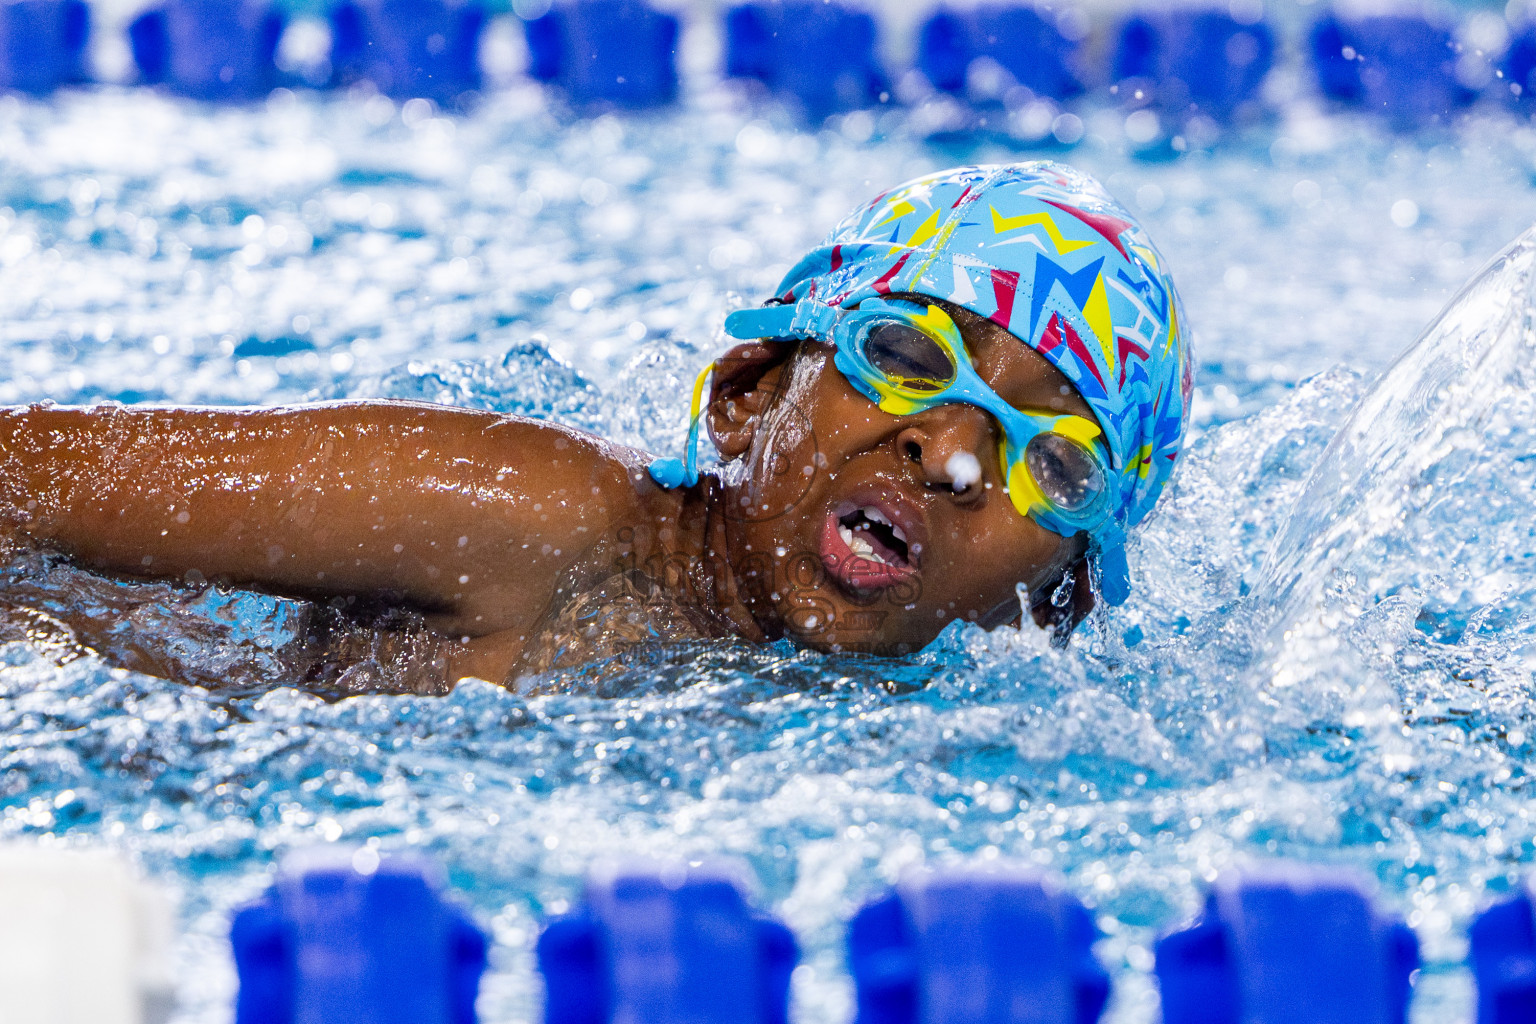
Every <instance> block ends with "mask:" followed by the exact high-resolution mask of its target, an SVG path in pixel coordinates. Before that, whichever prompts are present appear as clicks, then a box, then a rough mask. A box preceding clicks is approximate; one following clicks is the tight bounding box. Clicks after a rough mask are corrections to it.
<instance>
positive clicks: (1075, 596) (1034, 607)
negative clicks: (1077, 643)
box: [1029, 555, 1093, 647]
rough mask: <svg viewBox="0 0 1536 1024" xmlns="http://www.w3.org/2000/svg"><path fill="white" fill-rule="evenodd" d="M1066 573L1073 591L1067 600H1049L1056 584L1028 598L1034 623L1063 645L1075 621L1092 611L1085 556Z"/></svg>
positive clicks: (1074, 626) (1053, 642)
mask: <svg viewBox="0 0 1536 1024" xmlns="http://www.w3.org/2000/svg"><path fill="white" fill-rule="evenodd" d="M1067 573H1069V574H1070V575H1071V580H1072V592H1071V594H1070V596H1069V597H1068V598H1067V601H1066V604H1064V605H1058V604H1056V603H1055V602H1054V601H1053V600H1052V597H1053V596H1054V594H1055V592H1056V589H1057V588H1056V587H1047V588H1044V589H1042V590H1041V591H1039V592H1038V593H1036V594H1032V595H1031V599H1030V602H1029V612H1030V615H1031V616H1032V617H1033V618H1034V620H1035V625H1037V626H1039V627H1040V628H1041V629H1044V630H1048V631H1049V632H1050V634H1051V643H1052V644H1055V645H1056V646H1058V647H1064V646H1066V643H1067V637H1069V636H1071V635H1072V631H1073V630H1074V629H1076V628H1077V624H1078V623H1079V622H1082V621H1083V620H1084V619H1086V618H1087V617H1088V613H1089V612H1091V611H1093V581H1092V579H1091V578H1090V577H1089V568H1088V556H1087V555H1084V556H1083V557H1082V558H1079V559H1078V560H1077V561H1076V562H1075V563H1073V565H1072V567H1071V568H1070V569H1068V570H1067ZM1065 578H1066V577H1065V576H1064V577H1063V580H1065Z"/></svg>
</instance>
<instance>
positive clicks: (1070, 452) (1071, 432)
mask: <svg viewBox="0 0 1536 1024" xmlns="http://www.w3.org/2000/svg"><path fill="white" fill-rule="evenodd" d="M725 333H726V334H728V335H730V336H731V337H733V338H737V339H739V340H752V339H757V338H771V339H791V338H806V339H816V340H819V341H823V342H827V343H829V344H831V345H832V346H834V348H835V349H836V352H835V355H834V356H833V365H835V366H836V367H837V369H838V370H839V371H840V372H841V373H842V375H843V376H844V377H845V378H846V379H847V380H848V383H849V384H850V385H852V386H853V388H854V389H855V390H857V391H858V392H859V393H860V394H862V395H864V397H866V398H868V399H869V400H870V401H871V402H874V403H875V404H876V405H878V406H879V407H880V409H881V410H882V411H883V412H887V413H890V414H891V415H893V416H909V415H913V414H916V413H920V412H923V411H925V410H928V409H932V408H933V407H935V406H938V405H950V404H956V403H960V404H965V405H973V406H976V407H977V408H979V409H981V410H982V411H984V412H986V413H988V414H989V415H990V416H991V417H992V418H993V419H994V420H995V421H996V422H997V424H998V426H999V427H1000V428H1001V431H1002V440H1001V441H1000V442H999V445H998V456H999V460H1000V462H1001V466H1002V473H1003V480H1004V486H1005V488H1006V490H1007V494H1008V497H1009V500H1010V501H1011V502H1012V503H1013V507H1014V508H1015V509H1017V510H1018V512H1019V514H1020V515H1023V516H1027V517H1030V518H1032V519H1034V520H1035V521H1036V522H1038V523H1039V524H1040V525H1041V526H1044V527H1045V528H1046V529H1048V530H1051V531H1052V532H1054V533H1058V534H1060V535H1062V536H1063V537H1071V536H1073V535H1074V534H1076V533H1078V532H1079V531H1083V532H1087V533H1089V534H1095V533H1098V532H1100V531H1101V529H1102V528H1103V527H1104V526H1105V525H1106V523H1107V521H1108V520H1109V519H1110V517H1111V515H1112V513H1113V511H1114V501H1113V499H1112V496H1111V494H1110V489H1111V481H1112V480H1113V479H1114V477H1113V475H1112V473H1111V471H1110V459H1109V453H1108V451H1107V449H1106V447H1105V443H1104V439H1103V431H1102V430H1100V428H1099V425H1098V424H1097V423H1095V422H1094V421H1092V420H1090V419H1088V418H1086V417H1083V416H1073V415H1060V414H1057V413H1051V412H1046V411H1039V410H1030V409H1017V408H1014V407H1013V406H1011V405H1009V404H1008V403H1007V402H1005V401H1004V400H1003V398H1002V396H1000V395H999V394H998V393H997V392H996V391H994V390H993V389H992V388H991V387H990V386H988V385H987V383H986V382H985V381H983V380H982V379H981V375H980V374H978V373H977V372H976V368H975V365H974V364H973V363H972V362H971V357H970V353H969V352H967V351H966V347H965V341H964V340H963V339H962V338H961V336H960V329H959V328H958V327H956V326H955V322H954V320H952V319H951V318H950V316H949V314H948V313H946V312H944V310H942V309H940V308H939V307H938V306H933V305H930V306H928V307H926V309H925V308H924V307H923V306H920V305H918V304H916V303H912V302H904V301H901V300H897V299H866V300H864V301H863V302H861V303H860V304H859V305H858V307H857V308H855V309H841V308H838V307H836V306H828V305H826V304H825V303H821V302H817V301H816V300H814V299H802V300H801V301H799V302H797V303H794V304H793V305H789V304H785V305H778V306H767V307H764V308H762V309H750V310H740V311H738V312H735V313H732V314H731V315H730V316H728V317H726V320H725ZM712 369H713V364H711V365H710V366H709V367H706V368H705V370H704V372H702V373H701V374H699V377H698V380H697V381H695V382H694V388H693V405H692V409H691V412H690V416H691V419H690V421H689V425H688V449H687V462H686V463H684V462H682V461H680V460H678V459H661V460H658V461H657V462H655V463H653V464H652V465H651V477H652V478H653V479H654V480H656V482H657V483H659V484H661V485H662V486H664V487H677V486H679V485H682V484H687V485H692V484H694V483H696V482H697V481H698V478H699V474H698V462H697V448H698V435H699V419H700V413H701V410H702V407H703V396H704V384H705V381H706V379H707V378H708V376H709V373H710V370H712Z"/></svg>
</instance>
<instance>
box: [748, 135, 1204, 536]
mask: <svg viewBox="0 0 1536 1024" xmlns="http://www.w3.org/2000/svg"><path fill="white" fill-rule="evenodd" d="M891 292H916V293H919V294H922V295H930V296H933V297H935V298H939V299H943V300H945V301H947V302H952V303H954V304H955V305H957V306H964V307H965V308H966V309H969V310H971V311H972V312H974V313H977V314H978V315H980V316H984V317H986V318H988V319H990V320H992V321H993V322H994V323H997V324H999V325H1001V326H1002V327H1005V328H1007V329H1008V330H1009V331H1010V332H1012V333H1013V335H1014V336H1015V337H1017V338H1019V340H1021V341H1023V342H1024V343H1025V344H1026V345H1028V346H1030V347H1031V348H1033V349H1034V350H1035V351H1037V352H1039V353H1040V354H1041V355H1043V356H1045V358H1046V359H1048V360H1050V361H1051V363H1052V364H1053V365H1055V366H1056V367H1057V368H1058V369H1059V370H1061V372H1062V373H1064V374H1066V376H1067V379H1068V380H1070V381H1071V382H1072V383H1073V385H1074V386H1075V387H1076V388H1077V390H1078V391H1079V392H1080V393H1081V394H1082V396H1083V398H1084V399H1085V400H1086V401H1087V403H1088V405H1089V407H1090V408H1092V409H1093V412H1094V415H1095V416H1096V417H1097V418H1098V421H1099V425H1100V426H1101V427H1102V428H1103V429H1104V433H1105V435H1106V437H1107V438H1108V441H1109V447H1110V452H1111V458H1112V462H1113V468H1114V470H1115V472H1116V473H1117V474H1118V477H1119V480H1118V491H1117V493H1118V497H1119V507H1118V509H1117V511H1116V513H1115V515H1114V521H1113V522H1112V523H1111V524H1108V525H1107V526H1106V527H1105V529H1104V530H1102V531H1100V534H1099V535H1098V536H1096V537H1095V538H1094V539H1095V541H1096V542H1097V543H1096V545H1095V546H1096V547H1097V548H1098V549H1099V551H1100V553H1101V554H1111V555H1113V556H1118V554H1119V548H1120V545H1121V544H1122V543H1123V539H1124V531H1125V530H1128V529H1129V528H1130V527H1132V526H1134V525H1136V524H1137V523H1139V522H1141V520H1142V519H1144V518H1146V515H1147V513H1148V512H1150V511H1151V510H1152V506H1153V505H1154V504H1155V503H1156V501H1157V498H1158V495H1160V494H1161V493H1162V490H1163V487H1164V485H1165V484H1166V483H1167V481H1168V477H1169V474H1170V473H1171V472H1172V471H1173V466H1174V463H1175V461H1176V460H1177V458H1178V455H1179V450H1180V446H1181V444H1182V443H1183V439H1184V430H1185V425H1186V423H1187V421H1188V419H1189V403H1190V393H1191V390H1192V387H1193V371H1192V364H1191V356H1190V350H1189V344H1188V341H1187V339H1186V338H1185V332H1184V329H1183V310H1182V309H1181V307H1180V303H1179V298H1178V295H1177V293H1176V292H1175V291H1174V289H1173V282H1172V281H1171V280H1170V279H1169V277H1168V273H1167V271H1166V269H1165V263H1164V260H1163V258H1162V257H1161V256H1160V255H1159V254H1158V252H1157V250H1156V249H1155V248H1153V246H1152V243H1151V241H1150V240H1149V239H1148V238H1147V236H1146V233H1145V232H1144V231H1143V230H1142V228H1141V226H1140V225H1139V224H1137V223H1136V221H1135V219H1134V218H1133V217H1132V216H1131V215H1130V214H1129V213H1127V212H1126V211H1125V209H1123V208H1122V207H1121V206H1120V205H1119V204H1117V203H1116V202H1115V201H1114V200H1113V199H1111V198H1110V197H1109V195H1108V193H1106V192H1105V191H1104V189H1103V187H1102V186H1100V185H1099V183H1098V182H1096V181H1094V180H1093V179H1092V178H1090V177H1088V176H1087V175H1085V174H1083V173H1081V172H1079V171H1077V170H1074V169H1073V168H1070V167H1067V166H1064V165H1062V164H1056V163H1051V162H1049V161H1033V162H1029V163H1016V164H1001V165H996V166H981V167H961V168H956V169H954V170H948V171H943V172H941V173H939V174H934V175H930V176H928V177H924V178H918V179H916V180H915V181H910V182H907V183H906V184H904V185H901V186H899V187H897V188H895V189H892V190H891V191H889V192H885V193H882V194H881V195H879V196H876V197H875V198H874V199H873V200H871V201H870V202H869V203H868V204H866V205H865V206H863V207H862V208H860V209H858V210H856V211H854V212H853V213H852V214H850V215H849V216H848V217H847V218H845V219H844V220H843V222H842V223H841V224H839V225H838V226H837V227H836V228H835V229H834V230H833V231H832V233H831V235H829V236H828V237H827V240H826V242H825V243H824V244H823V245H821V246H820V247H818V248H816V249H813V250H812V251H811V252H809V253H808V254H806V256H805V257H804V258H803V259H802V260H801V261H800V262H799V263H798V264H796V265H795V267H794V268H793V269H791V270H790V272H789V273H788V274H787V275H786V276H785V278H784V280H783V281H782V282H781V283H780V285H779V294H778V298H779V299H780V300H783V301H797V300H800V299H804V298H815V299H818V300H820V301H822V302H825V303H827V304H828V305H836V306H842V307H845V308H852V307H854V306H857V305H858V304H859V303H860V302H862V301H863V300H864V299H867V298H870V297H872V296H876V295H886V294H889V293H891Z"/></svg>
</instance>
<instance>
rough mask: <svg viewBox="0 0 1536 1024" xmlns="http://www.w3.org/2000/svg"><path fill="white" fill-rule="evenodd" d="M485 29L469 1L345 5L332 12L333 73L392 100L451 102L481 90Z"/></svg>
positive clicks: (367, 0) (368, 0)
mask: <svg viewBox="0 0 1536 1024" xmlns="http://www.w3.org/2000/svg"><path fill="white" fill-rule="evenodd" d="M484 27H485V11H484V9H483V8H481V7H480V6H479V5H478V4H476V3H470V2H468V0H344V2H343V3H340V4H338V5H337V6H336V7H335V8H334V9H332V11H331V68H332V73H333V74H334V76H335V78H336V81H337V83H338V84H345V83H348V82H354V81H359V80H366V81H370V82H372V83H373V84H374V85H376V86H378V89H379V91H380V92H382V93H385V94H386V95H389V96H396V97H408V96H421V97H425V98H427V99H434V100H438V101H447V100H451V99H453V98H454V97H457V96H460V95H462V94H464V93H466V92H471V91H473V90H477V89H479V88H480V59H479V48H480V33H481V30H482V29H483V28H484Z"/></svg>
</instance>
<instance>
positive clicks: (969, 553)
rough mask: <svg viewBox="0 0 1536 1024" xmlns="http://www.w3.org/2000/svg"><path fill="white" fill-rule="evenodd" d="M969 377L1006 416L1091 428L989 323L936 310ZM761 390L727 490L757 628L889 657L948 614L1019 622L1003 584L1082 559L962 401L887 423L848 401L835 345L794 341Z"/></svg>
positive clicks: (1035, 581) (989, 422) (1052, 380)
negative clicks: (1021, 411) (1023, 504)
mask: <svg viewBox="0 0 1536 1024" xmlns="http://www.w3.org/2000/svg"><path fill="white" fill-rule="evenodd" d="M946 309H948V310H949V312H950V314H951V315H952V316H953V317H954V319H955V322H956V323H957V324H958V325H959V326H960V330H961V333H962V335H963V336H964V338H965V342H966V345H967V346H968V348H969V349H970V352H971V355H972V358H973V360H974V362H975V365H976V369H977V372H978V373H980V374H981V377H982V379H983V380H985V381H986V382H987V383H988V384H989V385H991V386H992V387H993V388H994V389H995V390H996V391H997V392H998V394H999V395H1001V396H1002V398H1003V399H1004V400H1005V401H1007V402H1009V403H1010V404H1012V405H1014V406H1016V407H1019V408H1029V409H1050V410H1054V411H1060V412H1067V413H1076V414H1077V415H1080V416H1085V417H1088V418H1090V419H1092V418H1093V413H1092V411H1091V410H1090V409H1089V407H1088V405H1087V403H1086V402H1084V401H1083V399H1082V397H1081V396H1080V395H1078V393H1077V391H1076V390H1075V389H1074V388H1073V387H1072V386H1071V385H1070V384H1069V383H1068V381H1067V379H1066V377H1065V376H1063V375H1062V373H1061V372H1060V371H1059V370H1057V369H1056V368H1055V367H1054V366H1052V365H1051V364H1050V363H1049V362H1047V361H1046V359H1045V358H1044V357H1042V356H1041V355H1040V354H1039V353H1037V352H1035V351H1034V350H1032V349H1030V348H1029V347H1028V346H1026V345H1024V344H1023V343H1021V342H1020V341H1019V340H1018V339H1017V338H1016V337H1014V336H1013V335H1012V334H1010V333H1008V332H1007V331H1005V330H1003V329H1002V328H1000V327H998V326H997V325H995V324H993V323H992V322H990V321H988V320H985V319H983V318H981V317H978V316H975V315H974V314H971V313H969V312H968V311H966V310H963V309H959V308H956V307H950V306H946ZM759 387H760V388H761V389H762V390H764V391H767V392H772V394H770V395H769V396H768V397H767V398H765V399H764V406H765V411H764V412H763V414H762V416H761V418H760V419H759V420H757V421H756V422H755V424H754V426H753V428H752V429H753V434H752V437H751V444H750V448H749V449H748V451H747V453H746V457H745V464H744V466H743V470H742V471H740V472H741V476H740V478H739V479H738V478H737V477H734V476H732V475H730V474H727V477H726V478H727V480H728V481H730V484H729V485H728V487H727V491H726V495H725V497H726V501H727V505H728V508H727V513H728V514H730V515H731V516H732V517H733V519H734V522H733V527H732V530H731V537H732V542H731V560H732V564H733V567H734V568H735V571H736V575H737V578H738V579H740V580H742V581H743V582H744V583H745V584H746V589H747V591H748V593H749V594H750V595H751V600H752V601H753V602H754V603H755V604H756V605H757V609H758V610H757V613H758V616H759V618H760V619H761V618H762V617H763V614H762V613H763V612H765V611H769V608H768V607H765V604H766V605H767V606H771V609H772V613H771V617H772V618H776V619H779V620H781V621H782V622H784V623H785V625H786V628H787V629H788V630H789V632H790V633H791V634H792V635H794V636H796V637H798V638H799V639H801V640H803V641H805V642H807V643H809V644H812V645H814V646H817V647H824V648H834V647H835V648H839V649H844V650H850V649H851V650H873V651H880V652H899V651H903V650H911V649H915V648H917V647H920V646H922V645H923V644H926V643H927V642H928V641H930V640H932V639H933V638H934V637H935V636H936V635H937V634H938V633H939V631H940V630H941V629H943V627H944V626H945V625H946V624H948V623H949V622H950V621H951V620H953V619H956V618H959V619H966V620H970V621H975V622H980V623H982V624H983V625H987V626H995V625H1000V624H1002V623H1005V622H1009V621H1011V620H1013V619H1015V618H1017V617H1018V616H1019V614H1020V603H1019V596H1018V593H1017V589H1016V585H1017V584H1019V583H1021V582H1022V583H1024V584H1025V585H1026V586H1028V587H1029V588H1030V589H1031V591H1032V592H1034V593H1038V592H1040V589H1041V588H1045V587H1050V586H1053V585H1054V584H1055V583H1056V581H1057V580H1059V579H1060V577H1061V574H1062V572H1063V570H1065V569H1066V568H1068V567H1069V566H1071V565H1072V564H1073V563H1074V562H1076V561H1077V560H1079V559H1080V558H1081V557H1082V555H1083V552H1084V550H1085V541H1084V540H1083V538H1081V537H1078V538H1072V539H1067V538H1063V537H1061V536H1059V535H1058V534H1055V533H1052V532H1050V531H1049V530H1046V529H1045V528H1044V527H1042V526H1040V525H1038V524H1037V523H1036V522H1035V521H1034V520H1032V519H1027V518H1025V517H1024V516H1021V515H1020V514H1019V513H1018V512H1017V511H1016V510H1015V509H1014V507H1013V504H1012V503H1011V502H1010V501H1009V498H1008V495H1007V493H1006V492H1005V491H1004V490H1003V481H1002V475H1001V466H1000V463H999V456H998V444H999V440H1000V434H999V430H998V427H997V424H996V423H995V422H994V421H993V419H992V418H991V417H990V416H988V415H987V414H986V413H984V412H982V411H981V410H980V409H977V408H975V407H974V406H969V405H958V404H957V405H942V406H938V407H936V408H933V409H930V410H928V411H926V412H922V413H918V414H915V415H911V416H892V415H890V414H888V413H884V412H881V411H880V409H879V408H878V407H877V406H876V405H875V404H874V403H873V402H871V401H869V400H868V399H867V398H865V397H864V396H862V395H860V394H859V393H858V392H857V391H855V390H854V389H853V388H852V387H851V386H850V385H849V384H848V382H847V380H846V379H844V377H843V376H842V374H841V373H840V372H838V370H837V369H836V368H835V367H834V366H833V363H832V349H831V348H829V347H828V346H826V345H823V344H819V343H814V342H806V343H802V344H801V345H800V347H799V350H798V351H797V352H796V353H795V355H794V356H793V358H792V359H791V360H789V362H788V363H786V364H784V365H783V366H780V367H777V368H775V369H774V370H773V371H770V372H769V373H768V374H765V375H764V377H763V378H762V382H761V384H760V385H759Z"/></svg>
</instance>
